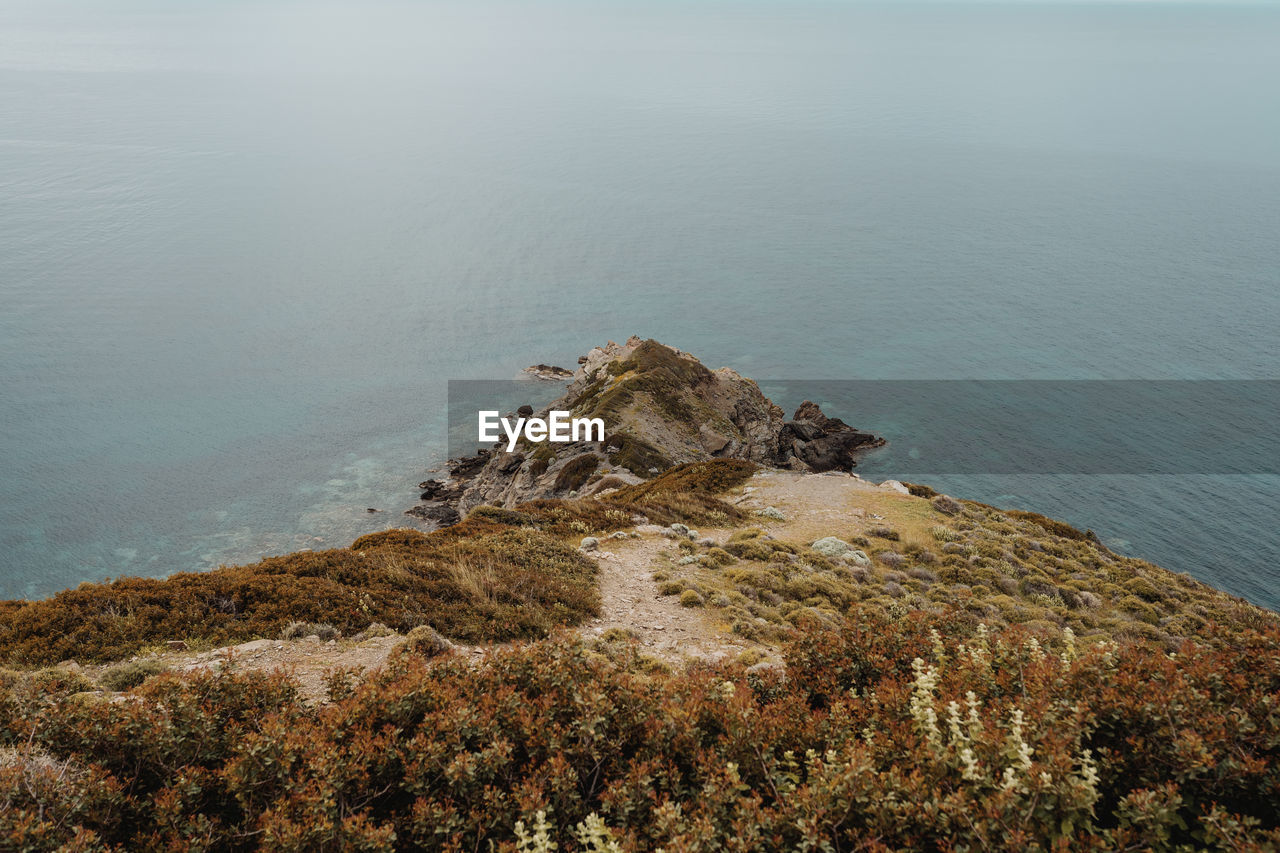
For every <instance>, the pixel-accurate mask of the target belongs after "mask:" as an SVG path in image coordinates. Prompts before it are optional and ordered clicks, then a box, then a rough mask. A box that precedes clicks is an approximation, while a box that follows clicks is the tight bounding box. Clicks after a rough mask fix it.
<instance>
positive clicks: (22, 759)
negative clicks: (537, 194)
mask: <svg viewBox="0 0 1280 853" xmlns="http://www.w3.org/2000/svg"><path fill="white" fill-rule="evenodd" d="M757 474H758V476H757ZM788 478H792V479H788ZM806 478H807V479H806ZM769 482H774V486H773V488H776V489H783V488H784V487H788V488H789V487H790V486H791V485H793V484H795V483H800V484H801V485H804V486H806V487H812V486H821V487H822V488H823V489H824V490H826V491H824V492H823V494H829V495H848V496H851V497H850V498H849V499H850V500H854V499H856V501H857V503H858V506H857V510H858V511H857V512H853V511H846V508H845V507H843V506H837V505H834V504H832V505H830V506H823V507H820V508H813V509H815V511H813V512H810V513H808V514H805V513H801V512H799V511H798V510H796V509H795V508H793V507H790V506H788V507H787V509H786V512H781V511H773V512H762V511H760V510H758V509H753V507H754V506H755V505H756V504H758V503H759V502H760V501H759V499H758V498H753V497H752V495H760V494H766V495H772V494H774V493H773V492H769V491H768V489H769V488H770V487H769V486H767V485H766V484H767V483H769ZM913 491H914V492H915V494H912V495H905V494H899V493H897V492H894V491H891V490H887V489H883V488H876V487H874V486H871V485H870V484H862V483H861V482H860V481H857V480H856V479H855V478H851V477H847V476H843V477H836V476H825V477H824V476H818V475H803V474H799V473H789V472H759V471H758V469H757V467H756V466H755V465H754V464H752V463H750V462H746V461H741V460H719V461H712V462H700V463H693V464H688V465H683V466H679V467H676V468H672V469H670V470H668V471H667V472H665V473H663V474H661V475H658V476H655V477H653V478H652V479H649V480H646V481H645V482H642V483H638V484H635V485H629V486H625V487H623V488H619V489H616V490H612V491H608V492H606V493H603V494H600V495H597V496H595V497H592V498H582V499H575V500H539V501H532V502H529V503H526V504H523V505H520V506H518V507H515V508H510V509H507V508H498V507H479V508H477V509H476V510H474V511H473V512H472V513H471V514H470V515H469V517H468V518H466V519H465V520H464V521H463V522H461V523H460V524H458V525H456V526H453V527H450V528H447V529H445V530H441V531H437V532H435V533H430V534H422V533H418V532H414V531H388V532H386V533H381V534H376V535H374V536H368V537H364V538H362V539H360V540H358V541H357V542H355V543H353V545H352V547H351V548H350V549H338V550H333V551H324V552H314V553H312V552H306V553H301V554H294V555H290V556H288V557H281V558H273V559H271V560H266V561H263V562H261V563H258V564H255V565H252V566H243V567H234V568H227V569H220V570H217V571H214V572H210V573H207V574H204V575H179V576H175V577H173V578H169V579H167V580H154V581H153V580H140V579H124V580H119V581H116V582H114V583H110V584H99V585H85V586H83V587H81V588H78V589H76V590H70V591H67V592H65V593H62V594H60V595H58V596H55V597H53V598H51V599H49V600H46V601H42V602H5V603H3V604H2V605H0V616H2V620H0V625H2V626H3V627H0V654H2V655H3V656H4V657H5V658H6V659H7V660H8V661H9V662H10V663H11V665H15V666H17V665H21V666H33V665H43V664H49V663H55V662H58V661H61V660H63V659H64V658H67V657H76V658H78V659H80V660H88V659H91V658H92V659H98V660H109V659H114V658H121V657H125V656H127V655H129V654H131V653H133V652H134V651H136V650H138V649H141V648H142V647H143V646H145V645H147V644H150V643H159V642H163V641H165V640H172V639H181V638H190V639H191V641H192V642H197V641H198V640H200V639H203V641H205V642H221V641H224V640H225V639H227V638H237V639H238V638H251V637H254V636H269V637H275V636H277V635H278V634H279V633H280V632H281V630H282V629H283V630H286V631H289V630H293V628H292V627H290V623H293V622H304V623H323V627H327V628H329V629H330V630H333V631H334V632H335V633H338V632H341V633H344V634H349V633H352V632H356V631H360V630H363V629H365V628H366V627H368V626H370V625H371V624H373V623H375V622H381V623H384V624H386V625H389V626H391V627H392V628H394V629H396V630H399V631H402V632H408V631H410V630H411V629H416V631H414V632H413V633H412V634H411V635H410V639H409V641H407V642H406V643H405V644H404V645H403V646H402V647H401V648H400V650H399V651H398V652H397V653H396V654H394V655H392V656H391V658H390V659H389V661H388V663H387V665H386V666H385V667H384V668H382V669H381V670H378V671H375V672H372V673H365V674H363V675H360V676H357V674H356V673H353V672H348V671H344V670H340V669H339V670H334V671H332V672H331V673H330V675H329V677H328V687H327V694H328V695H327V698H328V701H327V702H325V703H322V704H319V705H317V704H313V703H308V702H305V701H303V698H302V697H301V696H300V694H299V691H298V689H297V686H296V684H295V683H294V682H292V681H291V680H290V678H289V677H288V675H287V674H281V673H275V674H270V673H265V672H260V671H244V670H237V669H236V668H235V667H234V666H232V667H227V668H226V669H224V670H223V671H220V672H211V671H208V670H198V671H195V672H192V673H186V674H179V673H173V672H159V673H158V674H157V672H156V670H155V669H147V668H146V667H145V666H143V665H142V664H143V663H144V662H135V663H124V664H120V665H118V666H117V667H115V668H112V669H110V670H108V671H107V672H108V675H109V676H110V679H111V685H110V687H111V689H113V690H117V691H122V692H111V691H110V690H102V689H100V688H99V685H95V684H93V683H91V682H90V681H89V680H88V679H86V677H85V676H83V675H81V674H80V673H79V672H77V671H76V670H74V669H63V668H53V669H46V670H39V671H34V670H22V669H19V670H11V671H0V849H5V850H7V849H15V850H121V851H125V850H129V851H132V850H210V851H241V850H292V851H314V850H441V851H463V850H467V851H471V850H490V849H493V850H499V851H516V850H521V851H524V850H548V851H549V850H559V851H577V850H583V851H613V850H619V851H621V850H628V851H630V850H659V849H661V850H666V851H677V850H678V851H697V850H708V851H710V850H739V851H773V850H831V851H851V850H875V851H879V850H1011V851H1012V850H1019V851H1021V850H1072V851H1074V850H1201V849H1212V850H1258V851H1262V850H1273V849H1276V847H1277V845H1280V815H1278V814H1277V809H1276V803H1277V802H1280V761H1278V759H1280V623H1278V622H1277V619H1276V616H1275V614H1271V613H1269V612H1267V611H1263V610H1261V609H1259V608H1256V607H1253V606H1252V605H1249V604H1247V603H1245V602H1243V601H1241V600H1239V599H1235V598H1232V597H1231V596H1228V595H1225V594H1223V593H1221V592H1218V591H1216V590H1213V589H1211V588H1209V587H1207V586H1205V585H1203V584H1200V583H1198V582H1196V581H1193V580H1191V579H1190V578H1187V577H1185V576H1182V575H1177V574H1174V573H1171V572H1167V571H1165V570H1163V569H1160V568H1159V567H1156V566H1153V565H1151V564H1149V563H1145V562H1143V561H1141V560H1135V559H1132V558H1127V557H1122V556H1119V555H1116V554H1113V553H1111V552H1110V551H1108V550H1107V549H1106V548H1104V547H1102V546H1101V545H1099V544H1098V543H1097V541H1096V539H1095V538H1093V537H1092V536H1091V535H1089V534H1088V533H1084V532H1080V531H1077V530H1075V529H1074V528H1072V527H1070V526H1068V525H1064V524H1062V523H1060V522H1056V521H1053V520H1051V519H1046V518H1044V517H1042V516H1038V515H1035V514H1033V513H1019V512H1005V511H1001V510H998V509H995V508H993V507H989V506H985V505H982V504H977V503H971V502H965V501H956V500H952V499H950V498H948V497H946V496H942V495H936V494H932V493H931V491H930V490H928V489H927V488H925V487H913ZM779 493H781V492H779ZM817 510H820V511H817ZM787 513H791V516H790V517H788V515H787ZM642 522H648V523H652V524H658V525H673V524H675V525H677V526H676V527H668V528H666V529H665V530H664V531H663V532H664V533H667V534H669V535H670V540H671V541H670V543H663V544H664V545H665V546H666V547H667V549H668V556H667V557H666V558H665V563H663V564H662V565H659V566H658V567H657V569H656V571H657V577H656V583H655V586H654V589H655V590H656V591H661V592H662V593H665V594H668V595H678V596H679V598H680V602H681V603H682V604H686V605H687V606H690V607H701V608H704V610H701V611H698V612H700V613H705V616H706V618H707V619H709V620H711V621H712V622H714V623H716V624H719V625H721V626H722V627H723V629H724V631H726V632H730V631H732V632H736V633H737V634H739V635H744V636H750V637H752V638H755V639H758V640H759V641H761V642H763V643H765V644H767V645H766V647H771V648H772V649H773V653H774V654H776V655H778V656H779V657H780V658H781V662H782V663H781V665H770V664H769V663H768V662H765V663H759V664H756V663H755V661H754V660H749V659H745V660H738V661H736V662H722V663H719V664H714V665H713V664H706V663H699V664H690V665H688V666H676V667H671V666H668V665H667V664H665V663H663V662H661V661H659V660H656V659H654V658H652V657H649V656H647V655H646V654H645V653H644V649H643V648H642V647H639V646H637V645H636V644H635V643H634V642H631V641H629V640H628V639H627V637H626V636H625V632H612V633H609V634H605V635H604V636H602V637H601V638H599V639H597V640H594V641H591V640H587V639H584V638H582V637H580V636H577V635H573V634H569V633H562V634H557V630H563V627H562V626H572V625H576V624H579V623H581V622H582V621H583V620H585V619H587V618H589V617H590V616H592V615H593V614H594V613H595V612H596V611H597V609H598V607H599V596H598V592H597V589H596V583H595V578H596V572H597V569H596V564H595V561H594V560H593V559H592V558H591V557H590V556H589V555H588V554H584V553H583V552H581V551H580V550H579V549H578V547H577V545H578V544H579V542H580V541H581V540H582V538H583V537H585V536H597V537H600V538H604V537H606V536H608V535H610V534H612V533H614V532H616V531H628V530H631V529H632V528H634V527H635V526H636V525H637V524H639V523H642ZM679 524H689V525H698V526H699V527H700V528H701V529H702V531H703V533H702V534H701V536H700V537H699V538H698V539H694V538H690V536H689V535H687V534H685V533H684V532H683V531H684V528H681V527H679V526H678V525H679ZM708 531H712V532H714V533H715V539H714V540H708V539H706V538H703V537H705V535H706V533H707V532H708ZM681 612H684V611H681ZM425 626H429V627H425ZM318 627H321V626H317V625H312V626H306V625H304V626H301V627H298V628H297V630H298V631H310V630H313V629H315V628H318ZM436 632H439V634H443V635H445V636H446V637H450V638H453V639H455V640H468V641H480V640H509V639H516V638H546V637H548V635H551V636H550V637H549V638H547V639H533V640H532V641H531V642H528V643H525V644H522V645H511V646H509V647H506V648H500V649H498V650H496V651H495V652H493V653H492V654H490V655H489V656H487V657H486V658H485V659H484V660H483V661H482V662H479V663H477V662H475V661H472V660H468V659H466V658H465V657H463V656H460V655H453V654H450V650H449V646H448V644H447V643H445V642H443V641H441V640H440V639H439V637H438V636H437V634H436ZM751 664H754V665H751ZM104 680H106V676H104Z"/></svg>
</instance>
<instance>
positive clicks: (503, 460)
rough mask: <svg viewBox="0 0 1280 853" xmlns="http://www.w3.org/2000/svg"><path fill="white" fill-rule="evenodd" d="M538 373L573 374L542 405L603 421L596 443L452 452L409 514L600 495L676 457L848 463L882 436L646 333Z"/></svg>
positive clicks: (785, 465)
mask: <svg viewBox="0 0 1280 853" xmlns="http://www.w3.org/2000/svg"><path fill="white" fill-rule="evenodd" d="M526 372H527V373H529V374H530V375H532V376H534V377H537V378H540V379H550V380H564V379H565V378H570V379H571V381H570V382H569V385H568V388H567V389H566V391H565V393H564V394H563V395H561V396H560V397H559V398H558V399H556V400H555V401H554V402H552V403H551V404H549V405H548V406H546V407H545V408H543V409H542V410H541V411H537V412H535V411H534V410H533V408H532V407H531V406H525V407H522V408H521V410H520V411H519V412H518V413H517V414H519V415H521V416H532V417H545V416H546V414H547V412H548V411H550V410H562V411H569V412H571V413H572V414H573V415H574V416H575V417H588V418H601V419H603V421H604V423H605V425H606V434H605V437H604V440H603V441H582V442H577V443H573V444H559V445H557V444H551V443H543V444H539V445H536V446H535V445H533V444H532V443H530V442H527V441H524V442H523V443H522V445H521V446H520V447H518V448H517V449H516V450H514V451H513V452H506V451H505V449H504V448H503V446H502V445H501V444H497V445H495V446H494V447H493V448H492V449H482V450H481V451H480V452H479V453H478V454H476V455H474V456H466V457H462V458H459V459H453V460H450V461H449V464H448V470H449V474H448V478H447V479H444V480H428V481H424V482H423V483H422V484H421V488H422V495H421V501H422V502H421V503H420V504H418V505H417V506H415V507H413V508H412V509H410V510H408V511H407V514H408V515H411V516H415V517H417V518H420V519H424V520H427V521H431V522H434V523H436V524H438V525H440V526H448V525H450V524H454V523H456V522H457V521H459V520H460V519H461V518H462V517H463V516H465V515H466V513H467V512H468V511H469V510H470V509H472V508H474V507H476V506H479V505H481V504H492V505H495V506H501V507H512V506H515V505H517V504H519V503H523V502H525V501H530V500H535V499H539V498H563V497H577V496H591V495H599V494H602V493H605V492H607V491H609V490H610V489H616V488H618V487H620V486H627V485H634V484H636V483H640V482H643V481H644V480H647V479H649V478H651V477H653V476H654V475H656V474H659V473H661V472H663V471H665V470H667V469H668V468H670V467H672V466H673V465H678V464H682V463H686V462H701V461H706V460H710V459H745V460H748V461H751V462H755V463H757V464H760V465H764V466H767V467H771V468H782V469H787V470H792V471H809V472H817V473H820V472H823V471H849V470H850V469H851V468H853V466H854V465H855V464H856V463H857V455H858V453H859V452H861V451H864V450H868V449H871V448H874V447H879V446H881V445H883V444H884V443H885V442H884V439H883V438H881V437H878V436H875V435H872V434H870V433H867V432H862V431H860V430H857V429H855V428H853V427H851V426H849V425H848V424H846V423H845V422H844V421H842V420H840V419H839V418H833V417H828V416H827V415H826V414H824V413H823V412H822V410H821V409H820V408H819V407H818V405H817V404H816V403H812V402H808V401H806V402H804V403H802V404H801V405H800V406H799V407H798V408H797V409H796V411H795V413H794V414H793V415H792V416H791V417H790V418H787V417H786V413H785V412H784V411H783V410H782V409H781V408H779V407H778V406H777V405H775V404H774V403H773V402H772V401H771V400H769V399H768V398H767V397H765V395H764V394H763V393H761V391H760V388H759V386H758V385H756V383H755V382H753V381H752V380H750V379H747V378H745V377H743V376H741V375H740V374H738V373H737V372H736V371H734V370H731V369H730V368H727V367H722V368H720V369H718V370H711V369H709V368H707V367H705V366H704V365H703V364H702V363H701V362H700V361H699V360H698V359H697V358H695V357H694V356H692V355H690V354H689V353H686V352H681V351H680V350H678V349H675V348H673V347H669V346H666V345H665V344H661V343H659V342H657V341H654V340H643V339H641V338H638V337H632V338H630V339H629V340H628V341H627V342H626V343H623V344H617V343H614V342H612V341H610V342H609V343H608V344H606V345H605V346H603V347H596V348H594V349H592V350H591V352H589V353H587V354H586V355H585V356H583V357H581V358H580V359H579V366H578V369H577V371H576V372H573V373H570V372H569V371H567V370H565V369H563V368H558V367H553V366H551V365H546V364H539V365H535V366H533V367H530V368H527V369H526Z"/></svg>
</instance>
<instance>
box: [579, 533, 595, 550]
mask: <svg viewBox="0 0 1280 853" xmlns="http://www.w3.org/2000/svg"><path fill="white" fill-rule="evenodd" d="M599 547H600V540H599V539H597V538H596V537H594V536H584V537H582V542H581V543H579V545H578V548H579V549H581V550H583V551H594V550H596V549H597V548H599Z"/></svg>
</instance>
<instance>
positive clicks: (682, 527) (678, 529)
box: [671, 521, 689, 536]
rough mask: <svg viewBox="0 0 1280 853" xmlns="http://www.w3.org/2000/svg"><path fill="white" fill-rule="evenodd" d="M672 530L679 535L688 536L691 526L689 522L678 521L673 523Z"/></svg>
mask: <svg viewBox="0 0 1280 853" xmlns="http://www.w3.org/2000/svg"><path fill="white" fill-rule="evenodd" d="M671 532H673V533H675V534H676V535H678V536H688V535H689V526H688V525H687V524H681V523H680V522H678V521H677V522H676V523H675V524H673V525H671Z"/></svg>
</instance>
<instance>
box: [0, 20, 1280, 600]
mask: <svg viewBox="0 0 1280 853" xmlns="http://www.w3.org/2000/svg"><path fill="white" fill-rule="evenodd" d="M1277 44H1280V8H1278V7H1276V6H1266V5H1250V6H1246V5H1241V6H1233V5H1228V4H1213V5H1208V4H1206V5H1194V4H1185V3H1174V4H1164V3H1159V2H1148V3H1118V4H1085V3H1082V4H1060V5H1059V4H1033V3H1008V4H981V5H976V4H975V5H971V4H965V3H933V4H926V3H920V4H913V3H894V4H892V5H889V4H883V5H882V4H863V3H851V2H850V3H844V2H804V0H800V2H797V0H787V2H782V0H777V1H776V2H754V3H739V2H717V0H705V2H692V1H691V2H684V0H664V2H650V0H645V2H640V0H625V1H623V0H614V1H613V2H590V3H588V2H580V3H574V2H563V1H562V0H547V2H539V3H520V4H514V3H513V4H499V3H488V2H475V1H474V0H472V2H465V3H463V2H457V3H437V2H412V3H410V2H394V0H373V1H372V2H362V3H358V4H357V3H345V4H334V3H328V2H324V1H323V0H321V1H320V2H314V0H313V1H312V2H306V3H302V2H293V0H265V2H252V3H250V2H244V0H225V2H216V3H214V2H193V3H173V2H168V0H7V2H6V3H4V4H3V5H2V6H0V596H6V597H16V596H41V595H46V594H48V593H51V592H53V591H55V590H57V589H60V588H63V587H67V586H71V585H75V584H76V583H79V582H81V581H84V580H97V579H101V578H104V577H109V576H110V577H115V576H120V575H124V574H146V575H162V574H165V573H169V572H172V571H177V570H186V569H198V568H206V567H211V566H215V565H218V564H219V563H230V562H238V561H244V560H249V559H254V558H256V557H258V556H261V555H263V554H271V553H280V552H284V551H288V550H292V549H296V548H299V547H321V546H334V545H345V544H347V543H348V542H350V540H351V539H352V538H353V537H355V536H357V535H359V534H361V533H363V532H366V531H369V530H374V529H380V528H382V527H386V526H390V525H394V524H399V523H401V516H400V515H399V512H400V511H401V510H402V509H404V508H405V507H407V506H409V505H411V504H412V502H413V501H414V499H415V497H416V495H415V489H414V486H415V484H416V483H417V481H418V480H420V479H422V477H423V476H424V475H425V473H426V470H427V469H428V468H430V467H431V466H432V465H435V464H438V462H439V461H440V459H441V456H442V453H443V447H444V433H445V407H444V392H445V382H446V380H447V379H450V378H482V377H498V378H503V377H507V376H511V375H513V374H514V372H515V371H516V370H517V369H518V368H520V367H522V366H524V365H525V364H529V363H532V362H538V361H552V362H559V363H565V364H572V363H573V360H574V357H575V356H576V355H577V354H579V353H581V352H584V351H585V350H586V349H587V348H589V347H590V346H592V345H594V344H597V343H601V342H603V341H604V340H606V339H609V338H615V339H620V338H624V337H626V336H627V335H629V334H632V333H638V334H642V335H645V336H653V337H657V338H659V339H661V340H663V341H666V342H669V343H672V344H674V345H677V346H679V347H681V348H683V349H687V350H690V351H692V352H695V353H697V354H699V355H700V356H702V357H703V358H704V359H705V360H706V361H708V362H709V363H711V364H713V365H719V364H728V365H731V366H733V367H735V368H737V369H739V370H740V371H741V372H743V373H746V374H748V375H752V376H756V377H760V378H768V377H789V378H801V377H803V378H813V379H894V378H916V379H946V378H1054V379H1063V378H1067V379H1069V378H1091V379H1108V378H1202V379H1204V378H1213V379H1238V378H1275V377H1277V376H1280V348H1278V347H1277V345H1276V342H1277V340H1278V339H1280V335H1278V334H1277V333H1278V332H1280V51H1277V50H1276V49H1275V46H1276V45H1277ZM837 414H839V415H841V416H843V417H845V419H846V420H849V421H851V422H853V423H858V422H859V419H858V412H857V411H849V412H844V411H842V412H838V413H837ZM1082 416H1087V413H1086V414H1082ZM894 426H895V427H896V428H897V430H898V431H899V432H900V433H901V434H891V435H890V438H891V439H894V440H895V441H899V440H900V441H906V440H909V439H908V437H909V436H910V435H912V434H917V435H918V434H921V433H923V432H926V431H932V432H933V433H935V434H936V433H937V431H939V430H957V431H969V432H973V431H980V430H981V428H982V424H981V423H952V422H950V421H949V420H948V418H947V412H943V411H939V412H934V413H930V414H929V415H928V416H916V418H915V420H914V422H903V423H900V424H896V425H894ZM886 473H892V472H891V471H889V472H886ZM1278 479H1280V478H1277V477H1274V476H1233V477H1214V476H1194V477H1192V476H1123V477H1122V476H1091V477H1085V476H1070V477H1061V476H1059V477H1044V476H1039V477H1027V476H1023V477H1013V476H1000V477H996V476H986V477H984V476H979V475H969V476H965V477H950V478H941V482H940V485H941V486H942V487H944V488H946V489H948V490H950V491H952V492H953V493H956V494H960V495H964V496H969V497H975V498H978V499H983V500H988V501H994V502H997V503H1002V504H1008V505H1018V506H1024V507H1028V508H1032V509H1036V510H1040V511H1043V512H1046V513H1049V514H1051V515H1055V516H1059V517H1062V518H1064V519H1066V520H1068V521H1071V522H1073V523H1075V524H1078V525H1080V526H1087V527H1092V528H1094V529H1095V530H1097V531H1099V532H1100V534H1101V535H1102V536H1103V537H1104V538H1105V539H1108V540H1110V541H1112V542H1113V543H1115V544H1117V546H1118V547H1121V548H1123V549H1124V550H1126V551H1128V552H1130V553H1134V554H1138V555H1141V556H1145V557H1149V558H1152V559H1155V560H1157V561H1159V562H1161V563H1163V564H1164V565H1167V566H1169V567H1171V568H1174V569H1178V570H1183V571H1188V572H1190V573H1192V574H1193V575H1196V576H1198V577H1200V578H1203V579H1205V580H1208V581H1210V582H1213V583H1216V584H1219V585H1221V586H1223V587H1225V588H1227V589H1229V590H1231V591H1233V592H1236V593H1239V594H1243V595H1246V596H1248V597H1250V598H1251V599H1253V600H1254V601H1257V602H1259V603H1262V604H1266V605H1269V606H1272V607H1277V606H1280V559H1278V557H1280V533H1277V527H1276V519H1277V517H1280V482H1278ZM367 507H376V508H379V509H383V510H386V512H384V513H377V514H369V513H367V512H366V511H365V510H366V508H367Z"/></svg>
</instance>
